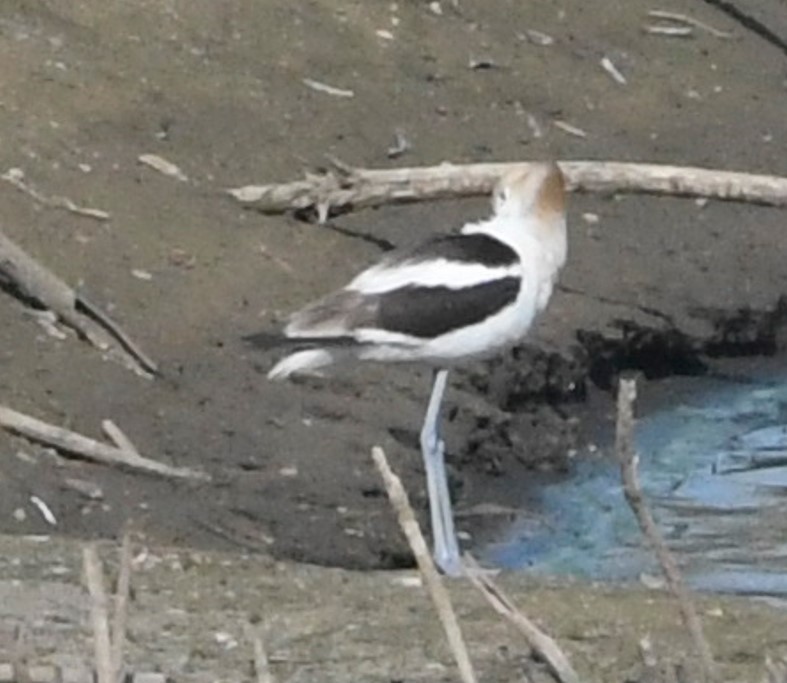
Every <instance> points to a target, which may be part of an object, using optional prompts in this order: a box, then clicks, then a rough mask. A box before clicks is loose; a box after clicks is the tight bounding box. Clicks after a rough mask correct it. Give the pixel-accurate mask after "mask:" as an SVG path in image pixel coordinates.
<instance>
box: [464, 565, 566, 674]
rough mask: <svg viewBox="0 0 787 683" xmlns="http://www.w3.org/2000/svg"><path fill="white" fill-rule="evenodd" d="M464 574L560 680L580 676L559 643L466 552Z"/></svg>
mask: <svg viewBox="0 0 787 683" xmlns="http://www.w3.org/2000/svg"><path fill="white" fill-rule="evenodd" d="M465 574H466V576H467V578H469V579H470V582H471V583H472V584H473V585H474V586H475V587H476V588H477V589H478V590H479V591H481V594H482V595H483V596H484V597H485V598H486V600H487V601H488V602H489V604H490V605H492V609H494V610H495V612H497V613H498V614H500V615H501V616H503V617H505V618H506V619H508V621H510V622H511V623H512V624H513V625H514V626H515V627H516V628H517V630H518V631H519V632H520V633H521V634H522V635H523V636H524V637H525V640H526V641H527V644H528V645H529V646H530V647H531V648H532V649H533V651H534V652H536V653H537V654H538V655H540V656H541V657H542V658H543V659H544V661H545V662H546V663H547V665H548V666H549V668H550V669H551V670H552V673H553V674H554V675H555V676H556V677H557V679H558V680H559V681H561V683H579V676H578V675H577V673H576V671H574V667H572V666H571V662H570V661H569V660H568V657H567V656H566V655H565V653H564V652H563V651H562V650H561V649H560V646H559V645H558V644H557V643H556V642H555V641H554V640H553V639H552V638H550V637H549V636H548V635H547V634H546V633H544V632H543V631H541V630H540V629H539V628H538V626H536V625H535V624H534V623H533V622H532V621H530V619H528V618H527V617H526V616H525V615H524V614H523V613H522V612H521V611H520V610H518V609H517V607H516V605H514V603H513V602H511V599H510V598H509V597H508V596H507V595H506V594H505V593H504V592H503V591H502V590H501V589H500V587H499V586H497V585H496V584H495V583H494V581H492V578H491V577H490V576H488V575H487V574H485V573H484V572H483V570H482V569H481V568H480V567H479V566H478V563H477V562H476V561H475V559H474V558H473V557H472V556H471V555H465Z"/></svg>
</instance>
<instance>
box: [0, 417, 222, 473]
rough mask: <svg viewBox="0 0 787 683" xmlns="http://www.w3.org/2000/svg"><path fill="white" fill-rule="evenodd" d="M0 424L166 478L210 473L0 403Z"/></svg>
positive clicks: (88, 455) (106, 461)
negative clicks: (138, 452) (139, 452)
mask: <svg viewBox="0 0 787 683" xmlns="http://www.w3.org/2000/svg"><path fill="white" fill-rule="evenodd" d="M0 427H4V428H5V429H7V430H9V431H11V432H14V433H16V434H20V435H21V436H24V437H26V438H28V439H32V440H33V441H38V442H40V443H44V444H46V445H47V446H53V447H54V448H56V449H58V450H60V451H65V452H67V453H76V454H77V455H81V456H82V457H84V458H88V459H89V460H96V461H98V462H101V463H104V464H109V465H121V466H123V467H128V468H130V469H134V470H138V471H142V472H150V473H153V474H159V475H162V476H165V477H175V478H180V479H196V480H203V481H209V480H210V476H209V475H207V474H205V473H204V472H200V471H197V470H192V469H189V468H187V467H173V466H171V465H165V464H164V463H160V462H158V461H156V460H151V459H150V458H145V457H142V456H141V455H135V454H134V453H131V452H129V451H127V450H123V449H120V448H116V447H115V446H110V445H109V444H105V443H101V442H100V441H95V440H94V439H91V438H89V437H87V436H83V435H82V434H77V433H76V432H72V431H70V430H68V429H63V428H62V427H56V426H54V425H51V424H48V423H46V422H43V421H41V420H38V419H36V418H34V417H30V416H29V415H25V414H24V413H19V412H17V411H16V410H12V409H11V408H8V407H6V406H3V405H0Z"/></svg>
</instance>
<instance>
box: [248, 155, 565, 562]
mask: <svg viewBox="0 0 787 683" xmlns="http://www.w3.org/2000/svg"><path fill="white" fill-rule="evenodd" d="M492 202H493V207H494V212H493V215H492V216H491V217H490V218H488V219H487V220H483V221H480V222H477V223H468V224H466V225H465V226H464V227H462V228H461V230H460V231H459V232H458V233H455V234H448V235H440V236H435V237H432V238H431V239H429V240H427V241H425V242H423V243H421V244H419V245H417V246H415V247H411V248H406V249H400V250H396V251H393V252H391V253H389V254H387V255H386V256H385V258H383V259H382V260H381V261H380V262H379V263H377V264H376V265H373V266H371V267H370V268H368V269H366V270H364V271H363V272H361V273H360V274H359V275H357V276H356V277H355V278H354V279H353V280H352V281H351V282H350V283H349V284H348V285H347V286H346V287H344V288H343V289H340V290H338V291H336V292H334V293H332V294H329V295H328V296H326V297H324V298H323V299H320V300H319V301H316V302H314V303H312V304H310V305H308V306H306V307H305V308H303V309H301V310H300V311H297V312H296V313H294V314H293V315H292V316H290V318H289V322H288V323H287V325H286V327H285V328H284V336H285V338H286V340H287V341H288V342H292V343H293V344H295V345H300V346H307V347H308V348H302V349H301V350H297V351H295V352H294V353H291V354H290V355H288V356H286V357H285V358H284V359H282V360H281V361H279V362H278V363H277V364H276V365H275V366H274V367H273V369H272V370H271V371H270V372H269V373H268V377H269V378H270V379H272V380H281V379H284V378H286V377H289V376H290V375H292V374H295V373H314V372H315V371H319V370H320V369H321V368H324V367H325V366H328V365H332V364H337V363H345V362H348V361H380V362H388V363H390V362H407V361H410V362H413V361H414V362H419V363H423V364H426V365H429V366H431V367H432V368H434V369H435V370H436V373H435V378H434V384H433V387H432V394H431V398H430V400H429V405H428V409H427V412H426V418H425V420H424V424H423V428H422V430H421V450H422V453H423V457H424V463H425V469H426V481H427V490H428V494H429V506H430V514H431V523H432V535H433V540H434V554H435V560H436V561H437V563H438V565H439V566H440V567H441V568H442V569H443V571H445V572H446V573H449V574H456V573H458V572H459V571H460V568H461V565H460V557H459V547H458V543H457V539H456V533H455V531H454V522H453V514H452V511H451V501H450V497H449V491H448V483H447V479H446V472H445V464H444V458H443V450H444V446H443V441H442V440H441V439H440V436H439V429H438V422H439V412H440V404H441V402H442V398H443V393H444V390H445V385H446V377H447V374H448V370H447V368H449V367H451V366H453V365H456V364H458V363H462V362H465V361H468V360H473V359H478V358H484V357H489V356H491V355H494V354H496V353H498V352H499V351H501V350H503V349H506V348H508V347H510V346H512V345H514V344H516V343H517V342H518V341H520V340H521V339H522V338H523V337H524V336H525V334H526V333H527V332H528V330H529V329H530V327H531V325H532V324H533V320H534V318H535V317H536V315H537V314H538V313H539V312H540V311H542V310H543V309H544V308H545V306H546V305H547V302H548V301H549V298H550V296H551V294H552V289H553V286H554V284H555V281H556V279H557V275H558V272H559V271H560V269H561V268H562V266H563V264H564V263H565V260H566V217H565V185H564V179H563V175H562V173H561V172H560V169H559V167H558V166H557V164H554V163H533V164H527V165H523V166H522V167H521V168H518V169H516V170H512V171H511V172H509V173H508V174H506V175H505V176H504V177H502V178H501V179H500V181H499V182H498V184H497V186H496V187H495V190H494V195H493V197H492ZM251 340H252V341H254V337H252V338H251Z"/></svg>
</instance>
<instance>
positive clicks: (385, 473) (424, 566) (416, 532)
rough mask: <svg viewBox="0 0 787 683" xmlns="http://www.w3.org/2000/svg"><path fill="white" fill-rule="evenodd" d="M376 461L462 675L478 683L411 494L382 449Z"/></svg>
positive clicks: (375, 452)
mask: <svg viewBox="0 0 787 683" xmlns="http://www.w3.org/2000/svg"><path fill="white" fill-rule="evenodd" d="M372 459H373V460H374V464H375V465H376V466H377V469H378V470H379V472H380V475H381V476H382V478H383V482H384V484H385V490H386V491H387V493H388V499H389V500H390V501H391V505H392V506H393V508H394V510H395V511H396V516H397V518H398V520H399V526H400V527H401V529H402V531H403V532H404V535H405V537H406V538H407V542H408V543H409V545H410V549H411V550H412V551H413V554H414V555H415V560H416V562H417V563H418V569H419V570H420V572H421V576H422V577H423V580H424V584H425V585H426V588H427V590H428V591H429V596H430V597H431V598H432V603H433V604H434V606H435V609H436V610H437V614H438V616H439V617H440V622H441V623H442V625H443V629H444V631H445V635H446V638H447V639H448V645H449V646H450V648H451V652H452V654H453V656H454V659H455V660H456V664H457V666H458V667H459V675H460V677H461V678H462V681H463V683H475V681H476V675H475V671H474V669H473V664H472V662H471V661H470V656H469V655H468V653H467V647H466V645H465V641H464V638H463V636H462V630H461V629H460V627H459V621H458V620H457V618H456V613H455V612H454V608H453V605H452V604H451V597H450V596H449V595H448V591H447V590H446V588H445V586H444V585H443V582H442V579H441V578H440V575H439V574H438V572H437V568H436V567H435V564H434V562H433V560H432V555H431V554H430V552H429V548H428V547H427V545H426V541H425V540H424V536H423V534H422V533H421V528H420V527H419V526H418V520H417V519H416V518H415V513H414V512H413V508H412V506H411V505H410V500H409V498H408V497H407V492H406V491H405V490H404V486H402V482H401V480H400V479H399V477H397V476H396V474H394V472H393V471H392V470H391V467H390V466H389V465H388V460H387V459H386V457H385V452H384V451H383V449H382V448H380V447H379V446H375V447H374V448H373V449H372Z"/></svg>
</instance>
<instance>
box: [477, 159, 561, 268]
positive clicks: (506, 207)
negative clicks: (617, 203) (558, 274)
mask: <svg viewBox="0 0 787 683" xmlns="http://www.w3.org/2000/svg"><path fill="white" fill-rule="evenodd" d="M492 203H493V205H494V210H495V215H497V216H500V217H505V218H511V219H514V220H516V221H517V222H518V223H519V221H520V220H521V221H522V223H523V224H524V225H525V226H526V230H527V231H528V232H529V233H531V234H532V235H533V236H534V237H536V238H537V239H538V240H539V241H540V242H542V243H543V244H544V245H545V246H548V248H549V249H550V250H553V251H555V252H556V256H557V259H558V261H560V262H561V263H562V261H563V260H565V251H566V246H565V244H566V183H565V179H564V177H563V173H562V172H561V170H560V167H559V166H558V165H557V164H556V163H555V162H544V163H530V164H523V165H522V166H521V167H519V168H515V169H512V170H511V171H509V172H508V173H506V174H505V175H503V177H502V178H500V180H499V181H498V183H497V185H496V186H495V190H494V194H493V195H492Z"/></svg>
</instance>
